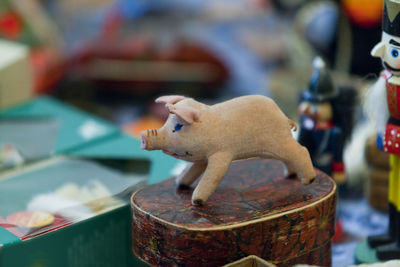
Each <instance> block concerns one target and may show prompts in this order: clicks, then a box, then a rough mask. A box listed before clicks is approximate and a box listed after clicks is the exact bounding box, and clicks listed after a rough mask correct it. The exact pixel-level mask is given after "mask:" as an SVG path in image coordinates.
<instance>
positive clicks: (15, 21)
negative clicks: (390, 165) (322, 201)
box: [0, 0, 387, 266]
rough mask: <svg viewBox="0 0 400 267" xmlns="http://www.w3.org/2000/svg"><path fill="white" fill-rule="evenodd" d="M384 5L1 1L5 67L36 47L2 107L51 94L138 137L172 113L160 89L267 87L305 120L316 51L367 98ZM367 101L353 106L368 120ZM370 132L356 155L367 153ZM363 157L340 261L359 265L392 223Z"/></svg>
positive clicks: (351, 187)
mask: <svg viewBox="0 0 400 267" xmlns="http://www.w3.org/2000/svg"><path fill="white" fill-rule="evenodd" d="M382 6H383V0H168V1H165V0H79V1H78V0H57V1H49V0H1V2H0V38H1V39H0V42H1V43H5V44H7V45H3V46H2V45H0V66H1V64H4V65H5V64H8V63H7V61H6V58H7V56H8V55H9V52H7V51H8V50H7V49H8V48H9V46H12V45H15V46H17V47H19V48H20V47H23V48H24V51H26V52H27V54H26V60H27V61H28V66H29V68H28V69H27V68H20V69H15V70H14V72H13V75H12V77H10V76H9V77H8V78H10V79H11V78H14V79H15V80H17V81H18V82H16V83H14V84H16V86H14V87H12V86H11V87H10V86H9V87H7V88H4V87H3V88H2V87H0V99H1V98H3V100H2V101H0V107H1V108H6V107H10V106H13V105H16V104H18V103H20V102H21V101H25V100H27V99H30V98H33V97H34V96H39V95H43V94H45V95H51V96H53V97H55V98H58V99H60V100H61V101H64V102H66V103H68V104H71V105H73V106H76V107H78V108H80V109H83V110H86V111H88V112H90V113H92V114H96V115H98V116H100V117H102V118H104V119H106V120H108V121H110V122H113V123H115V124H117V125H118V126H119V127H120V128H121V129H123V130H124V131H125V132H127V133H129V134H130V135H132V136H138V135H139V132H140V131H141V130H143V129H148V128H158V127H160V126H162V124H163V122H164V120H165V119H166V117H167V116H168V114H167V111H166V109H165V108H164V107H163V106H160V105H156V104H154V99H155V98H156V97H157V96H161V95H168V94H181V95H185V96H190V97H194V98H196V99H197V100H200V101H203V102H205V103H209V104H213V103H217V102H220V101H224V100H227V99H230V98H233V97H236V96H240V95H248V94H261V95H266V96H269V97H272V98H273V99H274V100H275V101H276V102H277V103H278V105H279V106H280V107H281V108H282V110H283V111H284V112H285V113H286V114H287V115H288V117H290V118H292V119H293V120H295V121H297V122H298V121H299V114H298V104H299V99H300V95H301V93H302V92H303V91H304V90H306V89H307V88H308V84H309V80H310V76H311V74H312V71H313V65H312V62H313V59H314V57H315V56H320V57H322V58H323V60H324V61H325V63H326V66H327V68H328V69H329V71H330V73H331V75H332V79H333V83H334V85H335V86H336V87H346V88H352V89H353V90H354V91H355V92H357V95H358V96H360V99H361V98H362V95H363V93H364V91H365V88H366V87H367V85H368V84H369V83H372V82H373V81H374V80H375V79H376V78H377V77H378V75H379V72H380V71H381V69H382V68H381V63H380V60H378V59H373V58H372V57H371V56H370V50H371V49H372V47H373V46H374V45H375V44H376V43H377V42H379V40H380V37H381V18H382V11H381V10H382ZM10 42H11V43H10ZM2 58H3V60H2ZM0 71H1V69H0ZM0 77H2V76H0ZM0 79H4V80H5V78H4V77H3V78H0ZM22 81H24V86H21V82H22ZM0 82H1V81H0ZM360 106H361V104H357V105H356V107H355V108H354V114H355V115H354V116H356V119H355V121H356V122H360V123H361V122H363V121H364V119H363V115H362V112H361V109H360ZM349 117H351V116H350V115H349ZM367 132H368V133H370V134H371V135H372V134H373V132H372V131H367ZM364 137H365V138H364ZM367 137H368V136H365V134H364V135H363V138H362V139H360V140H363V142H361V144H357V145H356V148H354V149H353V150H352V153H354V154H351V155H350V158H352V159H355V158H357V159H358V158H363V155H364V146H365V142H364V141H366V139H367ZM349 140H350V138H349ZM372 143H374V142H372ZM372 146H373V145H372ZM354 151H355V152H354ZM349 153H350V152H349ZM354 155H357V156H354ZM354 161H355V160H353V161H352V163H350V165H351V166H350V165H349V166H350V167H351V168H353V166H352V165H356V166H355V167H354V171H353V170H352V169H351V168H350V169H349V170H347V171H348V172H351V173H350V174H354V175H353V176H354V177H351V176H352V175H350V174H349V178H348V182H347V184H348V185H347V186H346V188H345V189H343V192H344V193H342V194H343V196H348V197H349V198H348V199H350V200H346V199H344V200H343V201H342V200H341V202H340V204H341V206H343V209H342V210H341V212H342V216H343V228H344V230H343V232H344V237H343V236H341V237H340V242H339V243H338V244H341V246H338V245H335V249H334V255H336V256H334V266H340V265H343V266H345V265H346V264H348V263H351V262H352V260H353V258H352V251H353V249H354V247H355V245H354V244H356V243H357V242H358V241H359V240H360V239H362V238H365V236H366V235H368V234H370V233H375V232H380V231H381V232H382V231H384V230H385V224H387V220H386V217H385V215H384V213H382V212H385V209H386V207H387V203H386V202H385V201H386V191H384V190H387V189H382V190H381V191H382V192H381V193H380V194H378V195H377V193H375V194H373V193H368V192H369V191H368V190H369V189H368V187H366V186H365V185H366V184H369V182H368V181H367V178H366V177H367V176H368V175H366V168H365V166H366V163H365V160H364V159H360V160H359V162H356V163H355V162H354ZM358 163H360V164H358ZM360 166H361V167H360ZM360 168H361V170H360ZM377 183H379V182H377ZM385 183H386V182H382V184H383V185H382V188H384V187H385V186H384V185H385ZM386 187H387V185H386ZM360 196H366V197H367V198H369V201H366V200H365V199H364V198H363V197H360ZM354 199H356V200H354ZM346 201H348V202H346ZM374 201H375V203H374ZM342 203H343V204H342ZM346 203H348V205H347V206H346ZM371 203H372V206H371ZM354 205H356V206H354ZM360 207H361V208H360ZM354 210H359V211H360V212H361V214H360V215H359V216H356V215H354V213H353V211H354ZM376 210H378V212H375V211H376ZM354 217H356V218H354ZM365 222H368V223H367V224H366V223H365ZM348 246H350V247H351V249H348ZM335 253H336V254H335ZM339 262H340V264H339ZM335 263H337V264H336V265H335Z"/></svg>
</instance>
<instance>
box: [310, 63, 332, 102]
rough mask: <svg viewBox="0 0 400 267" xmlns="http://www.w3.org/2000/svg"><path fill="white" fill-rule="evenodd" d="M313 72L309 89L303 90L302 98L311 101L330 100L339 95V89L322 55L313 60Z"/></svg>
mask: <svg viewBox="0 0 400 267" xmlns="http://www.w3.org/2000/svg"><path fill="white" fill-rule="evenodd" d="M313 67H314V70H313V73H312V75H311V78H310V81H309V84H308V89H307V90H306V91H304V92H303V94H302V98H303V100H306V101H311V102H323V101H328V100H330V99H332V98H334V97H336V96H337V95H338V92H339V91H338V89H337V88H336V87H335V86H334V85H333V81H332V78H331V75H330V74H329V72H328V70H327V68H326V64H325V62H324V61H323V60H322V58H320V57H316V58H315V59H314V61H313Z"/></svg>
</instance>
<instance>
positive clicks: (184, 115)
mask: <svg viewBox="0 0 400 267" xmlns="http://www.w3.org/2000/svg"><path fill="white" fill-rule="evenodd" d="M167 108H168V110H169V112H170V113H172V114H175V115H176V116H178V117H179V118H181V119H182V120H184V121H185V122H186V123H187V124H192V123H193V122H198V121H199V120H200V111H199V110H197V109H195V108H192V107H187V106H186V107H185V106H174V105H171V104H167Z"/></svg>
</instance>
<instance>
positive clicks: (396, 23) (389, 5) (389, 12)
mask: <svg viewBox="0 0 400 267" xmlns="http://www.w3.org/2000/svg"><path fill="white" fill-rule="evenodd" d="M399 14H400V0H385V4H384V5H383V22H382V30H383V31H384V32H386V33H388V34H390V35H393V36H396V37H400V16H399Z"/></svg>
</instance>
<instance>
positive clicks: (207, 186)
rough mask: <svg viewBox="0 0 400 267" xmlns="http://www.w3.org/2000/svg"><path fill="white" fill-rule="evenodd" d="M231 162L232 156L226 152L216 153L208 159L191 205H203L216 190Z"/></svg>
mask: <svg viewBox="0 0 400 267" xmlns="http://www.w3.org/2000/svg"><path fill="white" fill-rule="evenodd" d="M231 162H232V155H231V154H229V153H226V152H217V153H215V154H213V155H211V156H210V157H209V158H208V163H207V168H206V170H205V172H204V174H203V177H202V178H201V180H200V182H199V184H198V185H197V186H196V188H195V190H194V191H193V195H192V204H193V205H202V204H204V202H206V201H207V199H208V198H209V197H210V196H211V195H212V194H213V193H214V192H215V189H217V186H218V185H219V183H220V182H221V180H222V178H224V176H225V174H226V172H227V170H228V168H229V165H230V164H231Z"/></svg>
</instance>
